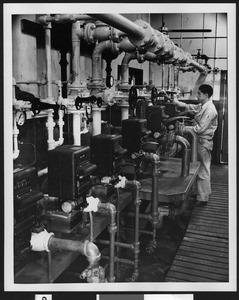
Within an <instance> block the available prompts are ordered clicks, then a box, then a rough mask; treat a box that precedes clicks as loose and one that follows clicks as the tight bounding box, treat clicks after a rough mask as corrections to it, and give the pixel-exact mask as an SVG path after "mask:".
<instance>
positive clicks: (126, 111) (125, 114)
mask: <svg viewBox="0 0 239 300" xmlns="http://www.w3.org/2000/svg"><path fill="white" fill-rule="evenodd" d="M128 118H129V106H128V105H125V106H123V105H122V107H121V120H125V119H128Z"/></svg>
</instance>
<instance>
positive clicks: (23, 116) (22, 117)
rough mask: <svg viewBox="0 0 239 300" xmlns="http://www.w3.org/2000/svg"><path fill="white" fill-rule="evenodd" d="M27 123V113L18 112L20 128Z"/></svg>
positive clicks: (17, 120)
mask: <svg viewBox="0 0 239 300" xmlns="http://www.w3.org/2000/svg"><path fill="white" fill-rule="evenodd" d="M25 121H26V112H25V111H17V112H16V122H17V125H18V126H22V125H23V124H24V123H25Z"/></svg>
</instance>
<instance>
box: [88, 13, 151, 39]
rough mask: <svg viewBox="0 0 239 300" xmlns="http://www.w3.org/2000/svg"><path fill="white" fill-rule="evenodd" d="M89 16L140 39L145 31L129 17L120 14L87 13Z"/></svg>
mask: <svg viewBox="0 0 239 300" xmlns="http://www.w3.org/2000/svg"><path fill="white" fill-rule="evenodd" d="M89 16H91V17H93V18H94V19H96V20H100V21H102V22H105V23H107V24H109V25H110V26H113V27H115V28H117V29H119V30H122V31H123V32H125V33H126V34H127V35H129V36H134V37H135V38H141V39H142V38H144V36H145V31H144V30H143V28H142V27H140V26H138V25H137V24H135V23H133V22H131V21H130V20H129V19H127V18H125V17H123V16H121V15H120V14H89Z"/></svg>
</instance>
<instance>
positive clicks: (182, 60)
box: [13, 14, 207, 282]
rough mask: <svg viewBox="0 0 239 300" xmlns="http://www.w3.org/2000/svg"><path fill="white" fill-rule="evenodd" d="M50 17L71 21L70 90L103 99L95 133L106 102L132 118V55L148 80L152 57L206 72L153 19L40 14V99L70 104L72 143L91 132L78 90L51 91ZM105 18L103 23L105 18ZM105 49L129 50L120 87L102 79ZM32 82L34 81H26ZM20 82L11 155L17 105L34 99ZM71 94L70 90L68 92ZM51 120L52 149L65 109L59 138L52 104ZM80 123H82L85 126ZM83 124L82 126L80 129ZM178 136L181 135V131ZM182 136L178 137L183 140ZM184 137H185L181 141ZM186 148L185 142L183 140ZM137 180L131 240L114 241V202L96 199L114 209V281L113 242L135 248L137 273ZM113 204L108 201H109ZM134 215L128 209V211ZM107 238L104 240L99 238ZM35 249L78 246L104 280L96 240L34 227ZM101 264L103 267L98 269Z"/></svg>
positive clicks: (154, 218)
mask: <svg viewBox="0 0 239 300" xmlns="http://www.w3.org/2000/svg"><path fill="white" fill-rule="evenodd" d="M92 19H96V20H98V21H97V22H94V23H93V22H90V21H91V20H92ZM83 21H88V22H87V23H86V24H85V25H84V27H82V22H83ZM52 22H57V23H61V22H72V58H73V64H72V66H73V70H72V71H73V74H74V81H73V83H72V84H70V85H68V90H69V91H73V92H74V93H75V94H76V95H77V96H79V97H82V98H84V97H85V98H87V97H90V96H92V95H94V96H96V97H100V98H101V99H103V102H104V103H103V106H102V107H99V106H98V105H96V104H92V117H93V124H92V125H93V135H97V134H100V133H101V111H102V110H103V109H105V108H106V106H107V105H112V104H114V103H117V104H118V105H119V106H121V109H122V115H121V118H122V120H124V119H127V118H128V110H129V104H128V92H129V90H130V87H131V86H130V85H129V83H128V77H129V63H130V61H131V60H132V59H137V60H138V61H139V62H140V63H143V62H144V61H149V62H150V65H149V66H150V70H149V75H150V76H149V77H150V78H149V82H152V69H151V68H152V63H157V64H162V63H163V64H172V65H175V66H176V65H179V66H180V67H181V68H184V69H185V70H189V71H190V70H192V68H193V69H197V70H199V71H200V72H207V68H206V67H205V66H203V65H200V64H199V63H198V62H196V61H195V60H193V59H192V57H191V55H190V54H189V53H187V52H184V51H183V50H182V49H180V48H179V47H177V46H176V45H175V44H174V43H173V42H172V41H171V40H170V39H169V38H168V36H167V35H165V34H163V33H161V32H160V31H158V30H154V29H153V28H152V27H151V26H150V24H148V23H147V22H145V21H142V20H137V21H135V22H132V21H130V20H128V19H126V18H124V17H123V16H121V15H119V14H92V15H55V16H49V15H45V16H41V17H39V23H40V24H42V25H43V26H44V28H45V44H46V49H45V50H46V62H47V64H46V65H47V83H46V84H47V94H48V97H47V99H41V101H42V102H44V103H48V104H58V105H59V107H61V106H62V105H64V106H66V107H67V110H68V113H69V112H70V113H72V114H73V136H74V145H79V146H80V145H81V134H82V133H86V132H87V130H88V129H87V126H86V121H85V120H86V116H85V113H86V112H85V109H79V110H78V109H77V108H76V106H75V96H74V97H71V96H70V95H69V97H67V98H63V97H62V92H61V89H62V83H61V82H60V81H59V82H57V86H58V99H57V100H54V98H53V96H52V95H53V93H52V84H53V83H55V82H53V81H52V72H51V46H50V45H51V23H52ZM102 22H103V23H102ZM81 39H84V40H85V41H87V42H88V43H96V46H95V48H94V52H93V55H92V79H91V81H90V82H89V83H88V84H87V85H86V84H85V83H82V81H81V78H80V72H79V69H80V63H79V59H80V40H81ZM105 50H110V51H112V52H113V53H114V54H115V55H116V57H117V56H118V55H119V54H120V53H121V52H125V56H124V58H123V60H122V71H121V83H120V84H119V85H118V90H115V89H114V90H111V89H108V88H107V87H106V85H105V83H104V81H103V76H102V68H101V62H102V54H103V52H104V51H105ZM25 83H28V84H31V82H30V81H29V82H25ZM16 84H18V82H15V81H13V106H14V110H13V111H14V114H13V146H14V147H13V148H14V151H13V158H14V159H16V158H17V157H18V155H19V150H18V140H17V137H18V134H19V130H18V128H17V122H16V111H22V110H23V111H24V110H25V111H26V110H31V104H30V103H27V102H24V101H21V100H16V99H15V85H16ZM69 94H70V93H69ZM46 113H47V122H46V127H47V130H48V140H47V143H48V150H51V149H54V148H55V147H57V146H60V145H62V144H63V142H64V139H63V126H64V121H63V111H62V110H61V109H59V111H58V115H59V119H58V122H57V123H58V124H57V125H58V126H59V139H58V141H55V140H54V137H53V130H54V127H55V125H56V123H55V122H54V119H53V110H52V109H49V110H46ZM82 124H84V126H83V129H82ZM80 128H81V130H80ZM183 130H184V132H186V131H187V132H188V133H191V134H192V136H193V133H192V132H191V131H190V130H189V129H188V130H187V129H185V128H184V129H181V133H183ZM178 139H179V137H178ZM180 141H181V140H180V139H179V140H177V141H176V142H179V143H180ZM193 141H194V149H195V148H196V139H195V137H194V139H193ZM181 142H182V141H181ZM185 148H186V149H187V148H188V147H187V145H186V146H185ZM193 153H194V154H193V156H192V161H196V151H193ZM157 162H158V160H157V159H156V161H155V168H156V166H157ZM157 174H158V172H156V171H155V172H154V175H155V178H154V179H155V180H154V181H153V186H152V199H157ZM133 184H134V185H135V186H136V190H137V193H136V200H135V203H136V204H135V207H136V208H135V213H134V214H133V215H134V217H135V220H136V221H135V222H136V224H135V235H136V236H135V242H134V244H132V245H127V244H124V245H123V244H122V243H119V242H115V240H114V235H115V232H116V228H117V226H116V225H115V214H116V209H115V207H114V206H113V205H112V204H111V205H110V206H107V207H106V204H103V203H98V204H97V209H99V208H104V209H106V210H107V211H108V212H110V215H111V222H110V226H109V231H110V233H111V239H110V241H109V243H110V259H109V261H110V275H109V281H110V282H113V281H114V259H115V257H114V246H115V245H116V246H121V247H126V248H131V249H133V250H134V255H135V256H134V266H135V271H134V277H135V278H137V276H138V252H139V249H138V247H139V243H138V239H139V236H138V233H139V228H138V226H139V224H138V220H139V203H140V199H139V188H140V187H139V184H138V183H137V182H134V183H133ZM107 205H109V204H107ZM152 206H153V207H152V211H151V213H150V214H141V216H140V217H142V218H145V219H147V220H150V221H151V222H152V224H153V225H154V229H153V233H151V234H152V235H153V242H155V236H156V228H157V226H158V222H159V217H158V206H157V202H155V201H154V202H152ZM131 214H132V213H131ZM128 216H130V213H128ZM99 242H101V243H104V241H99ZM31 245H32V250H34V251H44V250H45V251H50V250H51V249H66V250H71V251H79V252H80V253H81V254H83V255H85V256H86V257H87V259H88V260H89V268H88V269H87V270H85V271H84V272H83V273H82V278H85V277H87V278H89V277H91V278H92V274H89V272H92V270H93V269H94V268H97V270H98V272H101V275H99V274H98V277H97V280H99V278H101V281H102V282H103V281H104V280H105V279H104V274H103V273H104V272H103V271H102V270H101V269H100V268H99V266H98V265H97V263H98V261H99V259H100V257H101V255H100V253H99V250H98V248H97V246H96V245H95V244H94V243H93V242H92V241H70V240H62V239H58V238H56V237H54V234H53V233H48V232H46V231H42V232H41V233H33V234H32V240H31ZM100 270H101V271H100Z"/></svg>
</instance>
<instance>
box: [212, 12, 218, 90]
mask: <svg viewBox="0 0 239 300" xmlns="http://www.w3.org/2000/svg"><path fill="white" fill-rule="evenodd" d="M217 16H218V15H217V13H216V24H215V45H214V59H213V68H214V69H215V66H216V55H217ZM214 85H215V73H214V72H213V89H214Z"/></svg>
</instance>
